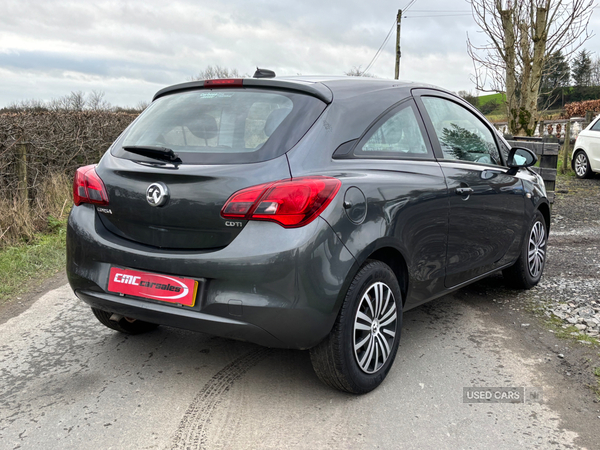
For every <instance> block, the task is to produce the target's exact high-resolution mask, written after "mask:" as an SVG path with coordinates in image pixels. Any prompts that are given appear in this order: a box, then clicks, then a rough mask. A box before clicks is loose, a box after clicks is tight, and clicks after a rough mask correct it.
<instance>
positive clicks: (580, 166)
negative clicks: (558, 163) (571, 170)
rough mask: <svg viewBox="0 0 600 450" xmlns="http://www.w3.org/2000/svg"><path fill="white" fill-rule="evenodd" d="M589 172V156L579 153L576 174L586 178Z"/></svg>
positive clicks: (576, 159) (576, 160)
mask: <svg viewBox="0 0 600 450" xmlns="http://www.w3.org/2000/svg"><path fill="white" fill-rule="evenodd" d="M587 170H588V160H587V156H585V153H583V152H579V153H578V154H577V157H576V158H575V173H577V175H578V176H579V177H584V176H585V174H586V172H587Z"/></svg>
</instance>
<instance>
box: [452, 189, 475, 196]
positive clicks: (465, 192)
mask: <svg viewBox="0 0 600 450" xmlns="http://www.w3.org/2000/svg"><path fill="white" fill-rule="evenodd" d="M456 193H457V194H458V195H471V194H472V193H473V189H472V188H470V187H459V188H456Z"/></svg>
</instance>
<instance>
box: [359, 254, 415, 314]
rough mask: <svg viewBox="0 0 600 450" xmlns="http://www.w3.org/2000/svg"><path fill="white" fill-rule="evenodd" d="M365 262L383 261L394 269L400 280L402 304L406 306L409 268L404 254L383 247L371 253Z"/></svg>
mask: <svg viewBox="0 0 600 450" xmlns="http://www.w3.org/2000/svg"><path fill="white" fill-rule="evenodd" d="M365 260H377V261H381V262H383V263H385V264H387V265H388V266H389V267H390V269H392V271H393V272H394V275H396V279H397V280H398V285H399V286H400V292H402V304H403V305H404V303H405V302H406V293H407V292H408V266H407V264H406V260H405V259H404V256H403V255H402V253H401V252H400V251H399V250H398V249H396V248H394V247H382V248H379V249H377V250H375V251H374V252H373V253H371V254H370V255H369V256H368V257H367V258H366V259H365ZM362 263H364V261H362Z"/></svg>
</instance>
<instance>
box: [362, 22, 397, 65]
mask: <svg viewBox="0 0 600 450" xmlns="http://www.w3.org/2000/svg"><path fill="white" fill-rule="evenodd" d="M395 26H396V20H395V19H394V23H393V24H392V27H391V28H390V31H388V34H387V36H386V37H385V39H384V40H383V42H382V43H381V45H380V46H379V49H378V50H377V52H376V53H375V56H373V59H371V62H370V63H369V64H368V65H367V67H366V68H365V70H364V71H363V73H366V72H367V70H369V69H370V68H371V66H372V65H373V64H374V63H375V61H376V60H377V58H378V57H379V55H380V54H381V50H382V49H383V47H384V46H385V44H387V42H388V41H389V40H390V36H391V35H392V31H393V30H394V27H395Z"/></svg>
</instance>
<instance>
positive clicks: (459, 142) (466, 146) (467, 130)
mask: <svg viewBox="0 0 600 450" xmlns="http://www.w3.org/2000/svg"><path fill="white" fill-rule="evenodd" d="M422 100H423V103H424V104H425V108H426V109H427V113H428V114H429V117H430V118H431V121H432V122H433V127H434V129H435V132H436V134H437V138H438V141H439V143H440V146H441V147H442V152H443V154H444V159H449V160H459V161H470V162H477V163H482V164H494V165H499V164H501V160H500V153H499V151H498V146H497V145H496V141H495V140H494V136H493V135H492V132H491V131H490V129H489V128H488V127H487V126H485V125H484V124H483V122H482V121H481V120H480V119H479V118H478V117H477V116H475V115H474V114H473V113H471V112H470V111H469V110H467V109H466V108H463V107H462V106H460V105H458V104H456V103H454V102H452V101H450V100H446V99H443V98H439V97H422Z"/></svg>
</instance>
